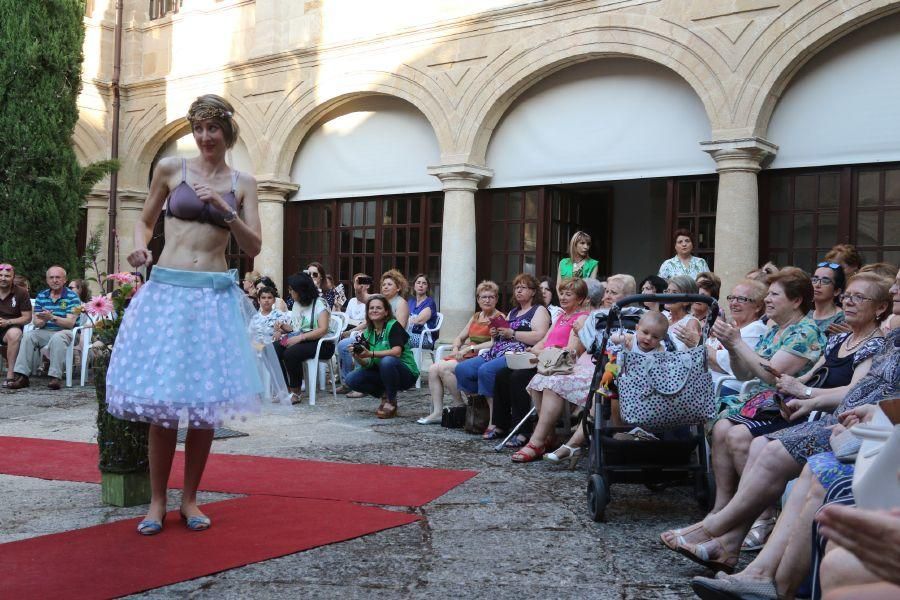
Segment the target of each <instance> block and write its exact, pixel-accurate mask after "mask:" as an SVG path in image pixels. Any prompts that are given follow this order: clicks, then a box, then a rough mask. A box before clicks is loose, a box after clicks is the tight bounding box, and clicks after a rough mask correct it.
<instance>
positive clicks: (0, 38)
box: [0, 0, 84, 289]
mask: <svg viewBox="0 0 900 600" xmlns="http://www.w3.org/2000/svg"><path fill="white" fill-rule="evenodd" d="M83 17H84V0H27V1H22V0H0V260H7V261H11V262H12V263H13V264H14V265H15V266H16V269H17V272H18V273H21V274H23V275H25V276H26V277H28V278H29V279H30V280H31V281H32V285H33V287H35V288H38V289H40V288H41V287H42V285H41V284H42V282H43V280H44V273H45V271H46V269H47V267H49V266H50V265H52V264H59V265H62V266H63V267H65V268H66V269H67V270H68V271H69V272H70V273H75V272H77V270H78V257H77V255H76V250H75V231H76V229H77V226H78V219H79V207H80V206H81V204H82V199H83V189H82V185H81V176H82V169H81V168H80V167H79V165H78V163H77V161H76V159H75V152H74V150H73V149H72V133H73V131H74V129H75V123H76V121H77V120H78V108H77V107H76V99H77V97H78V92H79V90H80V88H81V63H82V44H83V41H84V26H83V23H82V19H83Z"/></svg>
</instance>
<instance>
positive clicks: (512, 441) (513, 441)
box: [503, 435, 528, 448]
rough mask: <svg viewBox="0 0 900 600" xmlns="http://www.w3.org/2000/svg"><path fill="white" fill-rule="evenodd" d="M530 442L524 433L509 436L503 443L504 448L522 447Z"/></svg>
mask: <svg viewBox="0 0 900 600" xmlns="http://www.w3.org/2000/svg"><path fill="white" fill-rule="evenodd" d="M526 443H528V438H527V437H525V436H523V435H515V436H513V437H511V438H509V441H508V442H506V443H505V444H503V447H504V448H521V447H522V446H524V445H525V444H526Z"/></svg>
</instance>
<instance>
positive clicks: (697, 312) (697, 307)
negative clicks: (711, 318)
mask: <svg viewBox="0 0 900 600" xmlns="http://www.w3.org/2000/svg"><path fill="white" fill-rule="evenodd" d="M708 275H712V273H700V275H698V276H697V293H698V294H700V295H701V296H709V297H710V298H715V300H716V302H718V301H719V285H720V284H719V283H716V281H714V280H713V279H711V278H710V277H708ZM709 310H710V306H709V304H706V303H705V302H694V303H693V304H692V305H691V315H692V316H693V317H694V318H695V319H697V320H698V321H700V322H701V323H702V322H703V321H704V320H706V317H707V316H708V315H709Z"/></svg>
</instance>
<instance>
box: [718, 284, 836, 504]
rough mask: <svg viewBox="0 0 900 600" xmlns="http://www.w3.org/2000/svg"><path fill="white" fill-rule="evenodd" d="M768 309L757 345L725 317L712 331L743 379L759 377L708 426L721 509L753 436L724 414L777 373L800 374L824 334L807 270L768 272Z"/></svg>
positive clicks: (736, 410)
mask: <svg viewBox="0 0 900 600" xmlns="http://www.w3.org/2000/svg"><path fill="white" fill-rule="evenodd" d="M765 305H766V315H767V316H768V317H769V320H770V322H772V323H774V325H773V326H772V327H771V328H769V329H768V330H767V331H766V333H765V335H764V336H763V337H762V339H760V341H759V343H758V344H757V345H756V347H755V348H751V347H750V346H748V345H747V344H746V343H744V341H743V340H742V339H741V334H740V330H739V329H738V328H737V327H736V326H734V325H729V324H727V323H725V322H724V321H721V320H719V321H716V323H715V325H714V326H713V333H714V334H715V336H716V339H718V340H719V341H720V342H721V343H722V345H724V346H725V349H726V350H727V351H728V356H729V364H730V366H731V368H732V370H733V372H734V374H735V375H736V376H737V377H738V378H739V379H740V380H742V381H746V380H749V379H754V378H756V379H757V380H758V383H757V384H756V385H754V386H752V388H751V389H750V390H749V391H748V392H747V393H745V394H741V395H734V396H725V397H724V398H723V399H722V404H723V405H724V406H725V407H726V409H725V411H723V415H722V416H723V417H726V418H721V419H720V420H719V421H718V422H717V423H716V424H715V426H714V427H713V431H712V445H713V449H712V467H713V472H714V473H715V476H716V502H715V506H714V507H713V512H715V511H717V510H719V509H721V508H722V507H723V506H725V504H727V503H728V501H729V500H730V499H731V497H732V496H733V495H734V493H735V490H736V489H737V483H738V478H739V476H740V473H741V471H743V469H744V464H745V463H746V461H747V450H748V447H749V443H750V440H751V439H752V436H751V435H750V433H749V431H748V430H747V428H746V427H743V426H741V427H740V429H739V430H738V431H735V432H734V433H731V430H732V429H733V428H735V427H738V425H737V423H735V422H733V421H730V420H729V419H728V418H727V417H733V416H736V415H739V414H740V409H741V407H742V406H743V405H744V403H745V402H747V400H749V399H750V398H751V397H753V396H755V395H757V394H759V393H762V392H769V393H770V394H771V393H773V392H774V391H775V385H776V383H777V381H776V375H774V374H773V372H774V373H777V374H779V375H803V374H804V373H806V372H807V371H809V370H810V369H811V368H812V366H813V365H814V364H815V362H816V361H817V360H819V358H820V357H821V356H822V351H823V350H824V348H825V338H824V336H822V333H821V331H819V328H818V327H816V324H815V323H814V322H813V321H812V319H810V318H809V317H807V316H805V315H806V313H807V312H809V307H810V306H811V305H812V283H811V282H810V280H809V275H807V274H806V273H804V272H803V271H801V270H800V269H796V268H793V267H785V268H784V269H782V270H781V271H779V272H778V273H776V274H775V275H773V276H772V277H771V283H770V284H769V291H768V292H767V294H766V299H765Z"/></svg>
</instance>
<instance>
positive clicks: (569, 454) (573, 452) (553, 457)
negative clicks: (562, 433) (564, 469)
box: [544, 444, 581, 463]
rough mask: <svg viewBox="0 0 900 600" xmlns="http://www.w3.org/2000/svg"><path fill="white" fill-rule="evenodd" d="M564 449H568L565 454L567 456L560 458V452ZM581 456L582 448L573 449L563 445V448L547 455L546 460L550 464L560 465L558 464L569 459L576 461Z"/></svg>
mask: <svg viewBox="0 0 900 600" xmlns="http://www.w3.org/2000/svg"><path fill="white" fill-rule="evenodd" d="M563 448H565V449H566V454H565V456H560V455H559V452H560V451H561V450H562V449H563ZM580 454H581V448H579V447H574V448H573V447H572V446H569V445H568V444H563V445H562V446H560V447H559V448H557V449H556V450H554V451H553V452H550V453H548V454H545V455H544V460H549V461H550V462H554V463H558V462H562V461H564V460H565V459H567V458H568V459H569V460H570V461H571V460H573V459H576V458H577V457H578V456H579V455H580Z"/></svg>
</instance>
